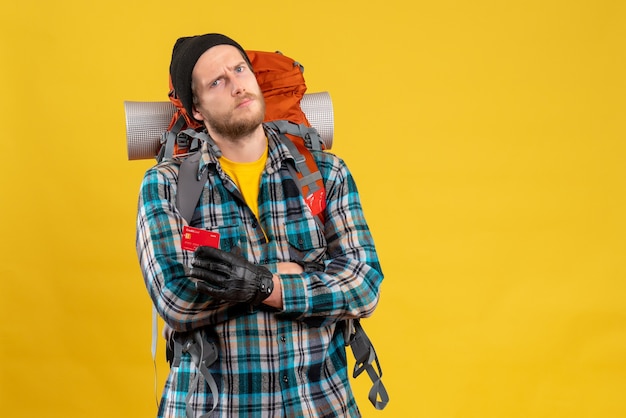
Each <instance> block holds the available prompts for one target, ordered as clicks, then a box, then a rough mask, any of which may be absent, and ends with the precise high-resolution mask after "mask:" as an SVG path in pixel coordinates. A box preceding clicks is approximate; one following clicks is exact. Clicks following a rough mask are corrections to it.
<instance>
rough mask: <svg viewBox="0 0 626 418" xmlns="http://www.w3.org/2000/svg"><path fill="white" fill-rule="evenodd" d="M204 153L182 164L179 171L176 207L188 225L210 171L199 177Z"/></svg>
mask: <svg viewBox="0 0 626 418" xmlns="http://www.w3.org/2000/svg"><path fill="white" fill-rule="evenodd" d="M201 158H202V153H201V152H200V151H197V152H195V153H193V154H191V155H190V156H189V157H187V158H185V159H184V160H183V161H182V162H181V163H180V168H179V170H178V190H177V192H176V207H177V208H178V211H179V212H180V214H181V215H182V216H183V218H185V220H186V221H187V223H188V224H191V218H192V217H193V212H194V211H195V209H196V206H197V205H198V200H200V195H201V194H202V188H203V187H204V184H205V183H206V181H207V178H208V172H209V170H203V171H202V175H201V176H200V177H198V167H199V166H200V159H201Z"/></svg>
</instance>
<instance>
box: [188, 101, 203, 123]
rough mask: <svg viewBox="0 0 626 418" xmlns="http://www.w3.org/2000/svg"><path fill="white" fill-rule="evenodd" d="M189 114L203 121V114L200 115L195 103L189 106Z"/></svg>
mask: <svg viewBox="0 0 626 418" xmlns="http://www.w3.org/2000/svg"><path fill="white" fill-rule="evenodd" d="M191 116H193V117H194V118H195V119H196V120H201V121H204V116H202V113H200V112H198V109H197V108H196V105H192V106H191Z"/></svg>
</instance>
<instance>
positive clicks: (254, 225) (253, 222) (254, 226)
mask: <svg viewBox="0 0 626 418" xmlns="http://www.w3.org/2000/svg"><path fill="white" fill-rule="evenodd" d="M250 226H251V227H252V228H256V227H257V226H258V224H257V223H256V221H252V223H251V224H250Z"/></svg>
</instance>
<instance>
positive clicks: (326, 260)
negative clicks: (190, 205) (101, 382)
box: [137, 129, 383, 417]
mask: <svg viewBox="0 0 626 418" xmlns="http://www.w3.org/2000/svg"><path fill="white" fill-rule="evenodd" d="M266 133H267V134H268V147H269V151H268V159H267V163H266V167H265V170H264V172H263V174H262V179H261V184H260V191H259V214H260V215H259V218H260V219H256V217H255V216H254V215H253V213H252V212H251V211H250V209H249V208H248V206H247V205H246V204H245V202H244V201H243V199H242V198H241V195H240V193H239V191H238V190H237V189H236V187H235V185H234V183H233V182H232V180H230V178H228V176H227V175H226V174H225V173H224V172H223V171H222V170H221V167H220V164H219V159H218V158H217V157H216V155H215V154H214V153H213V151H212V150H211V147H209V146H207V144H204V145H203V148H202V159H201V162H200V166H199V170H200V171H201V170H209V176H208V181H207V184H206V185H205V187H204V189H203V191H202V195H201V197H200V201H199V203H198V206H197V207H196V211H195V214H194V220H193V221H192V224H193V225H194V226H196V227H198V228H204V229H209V230H212V231H216V232H219V234H220V248H221V249H222V250H225V251H230V250H231V249H232V248H234V247H239V248H240V249H241V250H242V251H241V252H242V255H244V256H245V257H247V259H248V260H249V261H250V262H253V263H256V264H262V265H265V266H266V267H267V268H268V269H269V270H270V271H271V272H273V273H276V263H278V262H288V261H298V260H302V261H311V262H318V263H322V264H323V266H324V271H320V272H314V273H303V274H291V275H281V282H282V292H283V302H284V306H283V309H282V310H280V311H277V310H274V309H271V308H266V307H264V305H262V306H261V307H260V308H252V307H251V306H249V305H244V304H232V303H226V302H224V301H219V300H214V299H212V298H211V297H210V296H208V295H206V294H202V293H198V292H197V291H196V288H195V285H194V282H193V280H192V279H190V278H189V277H187V276H186V271H188V266H189V265H190V261H191V256H192V254H191V253H189V252H187V251H183V250H182V249H181V233H182V229H183V225H185V224H186V221H184V220H183V218H182V217H181V216H180V214H179V212H178V210H177V209H176V203H175V195H176V182H177V178H178V168H179V164H178V163H177V162H163V163H160V164H157V165H156V166H154V167H153V168H151V169H149V170H148V171H147V172H146V174H145V177H144V179H143V182H142V184H141V189H140V196H139V207H138V219H137V253H138V257H139V261H140V265H141V269H142V272H143V276H144V280H145V284H146V287H147V289H148V292H149V294H150V297H151V298H152V301H153V303H154V305H155V307H156V309H157V311H158V313H159V315H160V316H161V317H162V318H163V319H164V320H165V322H166V323H167V324H169V325H170V326H171V327H172V328H173V329H174V330H177V331H181V332H182V331H190V330H194V329H198V328H202V327H204V328H205V329H208V330H211V331H210V332H211V334H212V335H213V338H214V340H215V342H216V343H217V345H218V347H219V358H218V360H217V361H216V362H215V363H214V364H213V365H212V366H211V373H212V374H213V376H214V377H215V379H216V381H217V382H218V386H219V391H220V394H219V399H218V402H219V403H218V405H217V408H216V410H215V411H214V414H212V416H229V417H259V416H268V417H271V416H277V417H278V416H280V417H358V416H360V413H359V410H358V407H357V405H356V402H355V400H354V397H353V394H352V391H351V388H350V383H349V378H348V371H347V359H346V350H345V345H344V338H343V333H342V329H343V327H342V326H340V324H341V321H342V320H345V319H351V318H362V317H367V316H369V315H371V314H372V313H373V311H374V309H375V307H376V305H377V303H378V297H379V287H380V284H381V282H382V280H383V275H382V270H381V267H380V265H379V261H378V256H377V254H376V250H375V247H374V242H373V239H372V236H371V234H370V231H369V228H368V226H367V223H366V221H365V217H364V215H363V211H362V207H361V203H360V200H359V195H358V191H357V188H356V185H355V183H354V181H353V178H352V176H351V174H350V172H349V170H348V168H347V167H346V165H345V164H344V162H343V161H342V160H341V159H339V158H337V157H336V156H334V155H332V154H330V153H327V152H321V151H314V152H313V154H314V158H315V160H316V162H317V164H318V166H319V169H320V172H321V174H322V177H323V179H324V182H325V187H326V194H327V197H326V200H327V207H326V211H325V218H326V219H325V223H324V226H323V229H322V228H321V227H320V226H319V225H318V223H317V222H316V220H315V218H314V216H313V215H312V213H311V211H310V210H309V209H308V207H307V206H306V203H305V201H304V199H303V198H302V196H301V194H300V191H299V189H298V187H297V186H296V183H295V182H294V181H293V179H292V177H291V175H290V174H289V170H288V169H287V166H286V164H290V163H291V162H290V161H289V160H293V156H292V155H291V154H290V153H289V150H288V149H287V147H286V146H285V145H283V144H282V143H281V142H280V140H279V139H278V138H277V137H276V135H275V134H274V133H273V131H271V130H269V129H266ZM197 375H198V370H197V369H196V367H195V366H194V364H193V363H192V362H191V358H190V356H189V355H183V357H182V359H181V363H180V365H179V367H173V368H171V370H170V374H169V376H168V379H167V382H166V385H165V388H164V391H163V396H162V400H161V403H160V408H159V416H160V417H184V416H185V408H186V405H187V402H189V403H190V405H191V406H192V407H193V409H194V411H195V414H196V416H199V415H201V414H204V413H206V412H207V411H209V410H210V409H211V406H212V404H213V399H212V395H211V391H210V390H209V389H208V386H207V385H206V384H205V382H204V380H203V379H198V380H196V379H195V378H196V376H197ZM192 385H197V387H195V388H194V387H191V386H192ZM192 389H195V392H194V393H193V396H190V398H189V399H186V398H187V395H188V393H189V392H190V390H192ZM192 391H193V390H192Z"/></svg>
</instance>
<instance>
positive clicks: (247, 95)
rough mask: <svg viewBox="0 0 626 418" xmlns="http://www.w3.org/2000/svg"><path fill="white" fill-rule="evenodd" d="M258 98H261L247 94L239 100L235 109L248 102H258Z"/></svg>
mask: <svg viewBox="0 0 626 418" xmlns="http://www.w3.org/2000/svg"><path fill="white" fill-rule="evenodd" d="M258 98H259V96H257V95H256V94H254V93H245V94H244V95H243V96H241V97H240V98H239V100H237V102H236V103H235V107H237V106H239V105H240V104H242V103H243V102H245V101H246V100H257V99H258Z"/></svg>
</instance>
